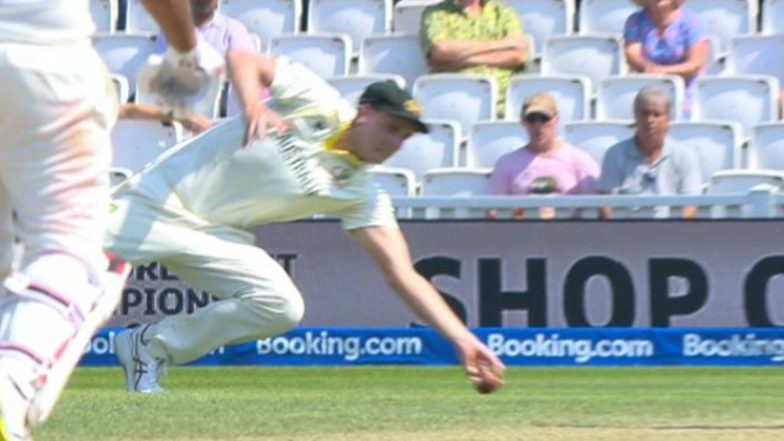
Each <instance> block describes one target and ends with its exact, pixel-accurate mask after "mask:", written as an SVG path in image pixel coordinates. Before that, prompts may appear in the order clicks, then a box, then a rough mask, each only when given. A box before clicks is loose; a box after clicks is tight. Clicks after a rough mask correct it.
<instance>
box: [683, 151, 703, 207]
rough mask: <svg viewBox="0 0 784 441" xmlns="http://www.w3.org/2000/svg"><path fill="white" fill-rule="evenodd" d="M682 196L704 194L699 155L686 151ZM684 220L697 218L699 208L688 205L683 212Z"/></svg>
mask: <svg viewBox="0 0 784 441" xmlns="http://www.w3.org/2000/svg"><path fill="white" fill-rule="evenodd" d="M680 173H681V179H682V181H681V189H680V190H681V194H687V195H698V194H701V193H702V169H701V168H700V163H699V159H697V155H696V154H694V153H693V152H692V151H691V150H686V151H685V152H684V156H683V163H682V164H681V171H680ZM681 216H682V217H683V218H684V219H694V218H696V217H697V206H695V205H687V206H685V207H683V209H682V210H681Z"/></svg>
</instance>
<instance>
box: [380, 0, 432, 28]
mask: <svg viewBox="0 0 784 441" xmlns="http://www.w3.org/2000/svg"><path fill="white" fill-rule="evenodd" d="M440 1H441V0H402V1H399V2H397V3H395V10H394V15H393V17H392V30H393V31H394V32H395V33H396V34H410V35H419V27H420V26H421V24H422V12H424V11H425V8H427V7H428V6H430V5H434V4H436V3H439V2H440Z"/></svg>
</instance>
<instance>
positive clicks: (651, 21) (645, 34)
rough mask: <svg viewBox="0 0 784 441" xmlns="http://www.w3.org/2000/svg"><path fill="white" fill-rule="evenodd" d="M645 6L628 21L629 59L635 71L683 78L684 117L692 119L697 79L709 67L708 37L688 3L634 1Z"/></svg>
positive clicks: (665, 0)
mask: <svg viewBox="0 0 784 441" xmlns="http://www.w3.org/2000/svg"><path fill="white" fill-rule="evenodd" d="M634 2H635V3H637V4H639V5H640V6H642V7H643V9H641V10H640V11H637V12H635V13H634V14H632V15H630V16H629V18H628V20H626V26H625V28H624V33H623V37H624V39H625V40H626V50H625V51H626V60H627V62H628V63H629V67H630V68H631V70H632V71H634V72H642V73H653V74H671V75H680V76H681V77H683V80H684V82H685V83H686V96H685V100H684V102H683V116H684V118H686V119H688V118H689V117H690V116H691V97H692V95H693V92H694V84H695V81H694V80H695V79H696V78H697V77H698V76H700V75H702V74H703V73H704V72H705V70H706V68H707V64H708V54H709V51H710V47H709V43H708V38H707V36H706V35H705V31H704V29H703V27H702V24H701V23H700V21H699V19H698V18H697V16H696V15H695V14H693V13H691V12H688V11H686V10H684V8H683V3H684V2H685V0H634Z"/></svg>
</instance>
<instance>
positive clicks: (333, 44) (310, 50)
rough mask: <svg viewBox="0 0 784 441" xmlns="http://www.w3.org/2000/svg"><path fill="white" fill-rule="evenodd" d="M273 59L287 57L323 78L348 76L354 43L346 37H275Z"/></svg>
mask: <svg viewBox="0 0 784 441" xmlns="http://www.w3.org/2000/svg"><path fill="white" fill-rule="evenodd" d="M269 53H270V54H271V55H285V56H287V57H289V58H291V59H292V60H295V61H297V62H299V63H302V64H304V65H305V66H307V67H309V68H310V69H311V70H313V71H314V72H315V73H316V74H318V75H319V76H321V77H323V78H327V77H334V76H341V75H348V73H349V67H350V65H351V39H350V38H349V37H348V35H346V34H295V35H278V36H277V37H272V39H271V40H270V45H269Z"/></svg>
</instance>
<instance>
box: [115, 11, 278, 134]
mask: <svg viewBox="0 0 784 441" xmlns="http://www.w3.org/2000/svg"><path fill="white" fill-rule="evenodd" d="M191 12H192V14H193V22H194V24H195V25H196V32H197V33H198V34H199V36H200V37H201V38H203V39H204V41H206V42H207V43H208V44H210V45H212V47H214V48H215V49H216V50H217V51H218V52H219V53H221V54H223V55H225V54H226V52H227V51H228V50H229V49H240V50H245V51H248V52H255V51H256V45H255V44H254V42H253V38H252V37H251V35H250V32H248V29H247V28H246V27H245V25H243V24H242V23H240V22H239V21H237V20H235V19H233V18H230V17H227V16H225V15H222V14H221V13H220V12H218V0H191ZM168 46H169V44H168V42H167V41H166V37H165V36H164V35H163V34H160V35H158V37H157V38H156V52H158V53H163V52H165V51H166V49H167V48H168ZM265 97H266V96H262V97H260V98H262V99H263V98H265ZM230 116H231V115H230ZM119 117H120V118H133V119H151V120H157V121H161V122H163V123H171V122H172V121H177V122H178V123H180V124H182V126H183V127H184V128H185V129H186V130H188V131H190V132H192V133H199V132H201V131H204V130H206V129H208V128H210V126H212V119H211V117H212V115H210V116H207V115H198V114H195V115H191V116H188V117H186V118H177V119H174V118H173V117H172V114H171V113H169V112H167V111H166V110H165V109H162V108H161V107H159V106H157V105H154V104H146V103H123V104H122V105H121V106H120V114H119Z"/></svg>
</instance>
